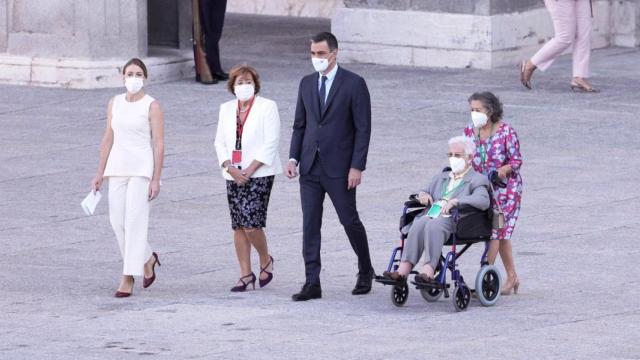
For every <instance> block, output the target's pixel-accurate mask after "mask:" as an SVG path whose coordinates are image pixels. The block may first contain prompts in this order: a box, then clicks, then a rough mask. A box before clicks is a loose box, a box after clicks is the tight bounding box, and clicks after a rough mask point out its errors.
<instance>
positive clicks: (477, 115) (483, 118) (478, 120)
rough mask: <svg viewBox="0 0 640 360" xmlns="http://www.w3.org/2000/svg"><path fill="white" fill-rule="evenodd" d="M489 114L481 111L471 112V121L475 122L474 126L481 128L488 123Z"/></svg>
mask: <svg viewBox="0 0 640 360" xmlns="http://www.w3.org/2000/svg"><path fill="white" fill-rule="evenodd" d="M487 120H488V118H487V114H485V113H481V112H479V111H472V112H471V121H472V122H473V127H476V128H479V127H483V126H485V125H487Z"/></svg>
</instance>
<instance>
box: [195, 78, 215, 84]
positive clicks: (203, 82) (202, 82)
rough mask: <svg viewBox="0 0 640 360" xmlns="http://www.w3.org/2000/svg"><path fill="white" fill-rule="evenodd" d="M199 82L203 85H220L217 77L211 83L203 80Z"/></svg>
mask: <svg viewBox="0 0 640 360" xmlns="http://www.w3.org/2000/svg"><path fill="white" fill-rule="evenodd" d="M198 82H199V83H200V84H203V85H215V84H217V83H218V79H216V78H215V77H214V78H212V79H211V80H209V81H204V80H202V79H199V80H198Z"/></svg>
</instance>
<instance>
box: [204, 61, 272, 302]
mask: <svg viewBox="0 0 640 360" xmlns="http://www.w3.org/2000/svg"><path fill="white" fill-rule="evenodd" d="M227 87H228V89H229V92H231V93H232V94H234V95H235V96H236V99H235V100H231V101H228V102H226V103H224V104H222V105H221V106H220V116H219V119H218V129H217V132H216V140H215V146H216V153H217V155H218V163H219V165H220V167H221V168H222V176H223V177H224V178H225V180H226V181H227V199H228V201H229V211H230V213H231V227H232V229H233V241H234V244H235V248H236V255H237V257H238V262H239V263H240V279H239V280H238V282H237V283H236V285H235V286H234V287H233V288H232V289H231V291H234V292H237V291H245V290H246V289H247V287H248V286H249V285H251V287H252V288H253V289H255V282H256V275H255V274H254V273H253V271H252V270H251V246H252V245H253V247H255V249H256V250H257V252H258V255H259V256H260V273H259V275H258V278H257V279H258V280H259V284H260V287H264V286H266V285H267V284H268V283H269V282H270V281H271V280H272V279H273V257H271V255H270V254H269V249H268V247H267V237H266V235H265V233H264V231H263V229H262V228H264V227H265V226H266V222H267V207H268V205H269V196H270V194H271V188H272V187H273V179H274V177H275V175H276V174H279V173H281V172H282V164H281V163H280V156H279V155H278V143H279V142H280V116H279V115H278V107H277V105H276V103H275V102H274V101H272V100H269V99H266V98H263V97H260V96H258V93H259V92H260V77H259V75H258V72H257V71H256V70H255V69H254V68H253V67H251V66H249V65H246V64H244V65H237V66H235V67H234V68H233V69H231V72H230V73H229V82H228V84H227Z"/></svg>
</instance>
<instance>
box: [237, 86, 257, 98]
mask: <svg viewBox="0 0 640 360" xmlns="http://www.w3.org/2000/svg"><path fill="white" fill-rule="evenodd" d="M233 92H235V93H236V97H237V98H238V100H240V101H247V100H249V99H251V97H252V96H253V95H254V94H255V87H254V86H253V84H242V85H235V86H234V87H233Z"/></svg>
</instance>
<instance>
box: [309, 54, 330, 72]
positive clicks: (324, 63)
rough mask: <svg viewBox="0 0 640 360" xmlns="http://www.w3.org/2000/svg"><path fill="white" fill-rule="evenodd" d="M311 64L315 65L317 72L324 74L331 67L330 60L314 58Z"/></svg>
mask: <svg viewBox="0 0 640 360" xmlns="http://www.w3.org/2000/svg"><path fill="white" fill-rule="evenodd" d="M311 62H312V63H313V68H314V69H316V71H317V72H324V71H325V70H327V68H328V67H329V59H322V58H316V57H312V58H311Z"/></svg>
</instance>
